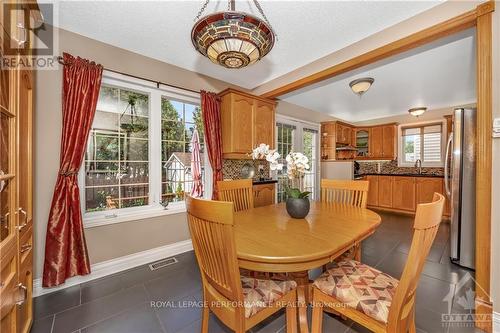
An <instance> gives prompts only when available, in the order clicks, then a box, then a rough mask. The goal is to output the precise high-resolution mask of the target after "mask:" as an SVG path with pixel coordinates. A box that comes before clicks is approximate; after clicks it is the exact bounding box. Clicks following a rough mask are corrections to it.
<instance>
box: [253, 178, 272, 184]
mask: <svg viewBox="0 0 500 333" xmlns="http://www.w3.org/2000/svg"><path fill="white" fill-rule="evenodd" d="M277 182H278V181H277V180H276V179H264V180H259V179H254V180H253V182H252V183H253V184H254V185H263V184H274V183H277Z"/></svg>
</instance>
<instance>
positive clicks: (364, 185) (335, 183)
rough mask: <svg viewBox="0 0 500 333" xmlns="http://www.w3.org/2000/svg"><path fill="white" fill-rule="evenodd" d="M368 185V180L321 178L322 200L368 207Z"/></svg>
mask: <svg viewBox="0 0 500 333" xmlns="http://www.w3.org/2000/svg"><path fill="white" fill-rule="evenodd" d="M368 186H369V182H368V181H366V180H336V179H321V201H322V202H337V203H341V204H346V205H351V206H356V207H361V208H366V202H367V198H368Z"/></svg>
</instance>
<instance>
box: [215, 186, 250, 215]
mask: <svg viewBox="0 0 500 333" xmlns="http://www.w3.org/2000/svg"><path fill="white" fill-rule="evenodd" d="M252 186H253V184H252V180H251V179H236V180H220V181H218V182H217V191H218V193H219V200H221V201H231V202H232V203H234V211H235V212H239V211H240V210H246V209H250V208H253V188H252Z"/></svg>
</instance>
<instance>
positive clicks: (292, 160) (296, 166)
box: [286, 152, 309, 180]
mask: <svg viewBox="0 0 500 333" xmlns="http://www.w3.org/2000/svg"><path fill="white" fill-rule="evenodd" d="M286 163H287V167H286V170H287V174H288V178H289V179H291V180H293V179H298V178H302V177H303V176H304V174H305V173H306V170H309V159H308V158H307V156H306V155H304V154H302V153H296V152H290V153H289V154H288V155H287V156H286Z"/></svg>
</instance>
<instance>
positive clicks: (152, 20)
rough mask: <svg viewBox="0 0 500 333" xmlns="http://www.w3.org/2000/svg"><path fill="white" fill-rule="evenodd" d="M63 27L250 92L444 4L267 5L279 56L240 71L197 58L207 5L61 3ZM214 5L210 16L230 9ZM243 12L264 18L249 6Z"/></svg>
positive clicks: (240, 4) (245, 3)
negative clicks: (198, 23) (199, 25)
mask: <svg viewBox="0 0 500 333" xmlns="http://www.w3.org/2000/svg"><path fill="white" fill-rule="evenodd" d="M53 1H54V2H56V3H58V4H59V20H58V23H57V22H56V25H58V26H59V27H61V28H63V29H66V30H69V31H73V32H76V33H78V34H81V35H84V36H87V37H90V38H93V39H96V40H99V41H102V42H105V43H108V44H111V45H114V46H118V47H121V48H124V49H127V50H130V51H133V52H136V53H139V54H142V55H145V56H148V57H151V58H155V59H158V60H161V61H164V62H167V63H169V64H173V65H176V66H180V67H183V68H186V69H189V70H192V71H196V72H199V73H202V74H206V75H208V76H211V77H214V78H218V79H221V80H224V81H227V82H230V83H233V84H236V85H239V86H242V87H245V88H248V89H253V88H255V87H257V86H258V85H260V84H262V83H264V82H267V81H269V80H272V79H274V78H276V77H278V76H281V75H284V74H286V73H288V72H290V71H291V70H294V69H296V68H298V67H301V66H303V65H306V64H308V63H310V62H312V61H314V60H316V59H319V58H321V57H323V56H325V55H327V54H329V53H332V52H335V51H337V50H339V49H341V48H343V47H346V46H348V45H350V44H352V43H354V42H356V41H359V40H361V39H363V38H365V37H368V36H369V35H372V34H374V33H376V32H378V31H381V30H383V29H385V28H387V27H389V26H392V25H394V24H396V23H398V22H401V21H403V20H405V19H407V18H410V17H412V16H415V15H416V14H418V13H420V12H423V11H425V10H427V9H429V8H431V7H433V6H435V5H437V4H439V1H271V0H267V1H266V0H263V1H261V6H262V8H263V9H264V12H265V14H266V15H267V17H268V19H269V21H270V22H271V24H272V26H273V27H274V29H275V31H276V33H277V34H278V41H277V43H276V44H275V46H274V49H273V50H272V51H271V52H270V53H269V54H268V55H267V56H266V57H265V58H264V59H263V60H262V61H260V62H259V63H257V64H255V65H253V66H250V67H248V68H246V69H241V70H229V69H225V68H222V67H220V66H218V65H214V64H212V63H211V62H210V61H209V60H208V59H206V58H204V57H203V56H201V55H200V54H198V53H197V52H196V51H195V50H194V48H193V46H192V44H191V37H190V32H191V28H192V26H193V24H194V18H195V17H196V14H197V13H198V11H199V9H200V8H201V6H202V4H203V2H204V0H199V1H59V0H53ZM226 4H227V2H226V1H216V0H212V1H211V2H210V3H209V5H208V7H207V9H206V10H205V13H212V12H214V11H215V10H216V9H217V10H219V11H220V10H225V9H226V8H227V5H226ZM236 9H237V10H243V11H247V12H251V13H254V14H256V15H258V13H257V11H256V8H255V6H254V5H253V4H252V5H250V2H248V1H237V3H236Z"/></svg>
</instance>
